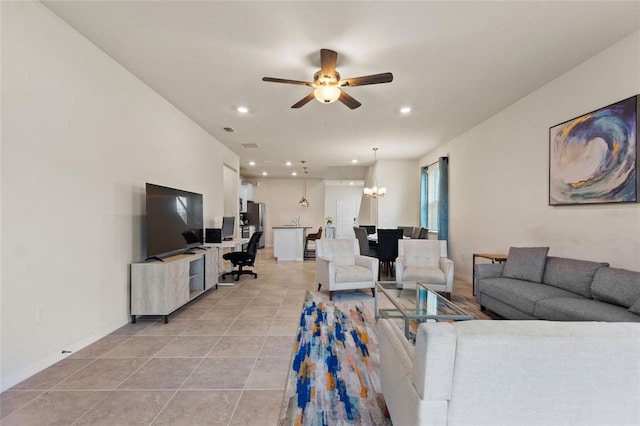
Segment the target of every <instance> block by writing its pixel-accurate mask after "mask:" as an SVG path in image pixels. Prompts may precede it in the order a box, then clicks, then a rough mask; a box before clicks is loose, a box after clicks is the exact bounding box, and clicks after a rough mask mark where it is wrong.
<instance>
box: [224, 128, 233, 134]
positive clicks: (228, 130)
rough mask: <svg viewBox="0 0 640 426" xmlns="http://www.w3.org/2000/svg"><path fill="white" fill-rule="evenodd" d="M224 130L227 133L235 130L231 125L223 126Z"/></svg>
mask: <svg viewBox="0 0 640 426" xmlns="http://www.w3.org/2000/svg"><path fill="white" fill-rule="evenodd" d="M223 129H224V131H225V132H227V133H233V132H235V130H233V127H223Z"/></svg>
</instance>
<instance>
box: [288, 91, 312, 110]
mask: <svg viewBox="0 0 640 426" xmlns="http://www.w3.org/2000/svg"><path fill="white" fill-rule="evenodd" d="M314 97H315V96H314V95H313V92H311V93H309V94H308V95H307V96H305V97H304V98H302V99H300V100H299V101H298V102H296V103H295V104H293V105H291V108H300V107H302V106H305V105H306V104H307V103H308V102H309V101H310V100H311V99H313V98H314Z"/></svg>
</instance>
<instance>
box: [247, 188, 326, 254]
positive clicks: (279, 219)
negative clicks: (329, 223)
mask: <svg viewBox="0 0 640 426" xmlns="http://www.w3.org/2000/svg"><path fill="white" fill-rule="evenodd" d="M251 182H253V183H254V185H255V186H254V189H255V196H254V201H255V202H256V203H265V211H266V213H265V245H266V246H273V230H272V227H273V226H282V225H287V224H291V222H290V221H291V220H292V219H293V218H297V217H298V216H300V223H301V225H302V226H310V227H311V228H313V229H309V232H316V231H317V230H318V227H320V226H322V227H324V226H325V224H324V205H325V204H324V180H322V179H309V178H307V200H308V201H309V207H301V206H300V205H299V204H298V201H300V197H302V194H303V180H302V179H301V178H296V179H294V178H282V179H278V178H264V179H251Z"/></svg>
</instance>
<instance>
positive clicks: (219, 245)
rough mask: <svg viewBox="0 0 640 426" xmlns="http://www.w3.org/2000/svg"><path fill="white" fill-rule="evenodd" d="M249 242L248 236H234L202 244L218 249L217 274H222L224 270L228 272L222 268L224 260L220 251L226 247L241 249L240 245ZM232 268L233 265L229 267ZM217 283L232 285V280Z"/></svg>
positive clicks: (232, 249)
mask: <svg viewBox="0 0 640 426" xmlns="http://www.w3.org/2000/svg"><path fill="white" fill-rule="evenodd" d="M248 242H249V238H234V239H233V240H227V241H222V242H220V243H204V244H203V245H204V246H207V247H211V248H214V249H216V250H218V275H222V274H223V273H225V272H229V271H228V270H225V269H224V260H223V259H222V251H223V250H224V249H226V248H228V249H231V251H237V250H242V245H243V244H247V243H248ZM231 268H233V266H232V267H231ZM218 285H222V286H232V285H233V282H230V283H226V282H219V281H218V283H217V285H216V287H217V286H218Z"/></svg>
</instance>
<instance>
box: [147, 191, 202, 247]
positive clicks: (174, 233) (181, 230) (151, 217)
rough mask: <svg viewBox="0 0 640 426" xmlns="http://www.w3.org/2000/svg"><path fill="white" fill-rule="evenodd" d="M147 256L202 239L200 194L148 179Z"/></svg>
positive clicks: (195, 244)
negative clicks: (155, 183)
mask: <svg viewBox="0 0 640 426" xmlns="http://www.w3.org/2000/svg"><path fill="white" fill-rule="evenodd" d="M146 189H147V197H146V199H147V257H149V258H151V257H157V258H163V257H167V256H171V255H173V254H176V253H178V252H180V251H184V250H188V249H190V248H193V247H197V246H200V245H201V244H202V242H203V239H202V237H203V219H202V216H203V211H202V194H196V193H195V192H189V191H183V190H181V189H175V188H167V187H165V186H160V185H154V184H151V183H147V187H146Z"/></svg>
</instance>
